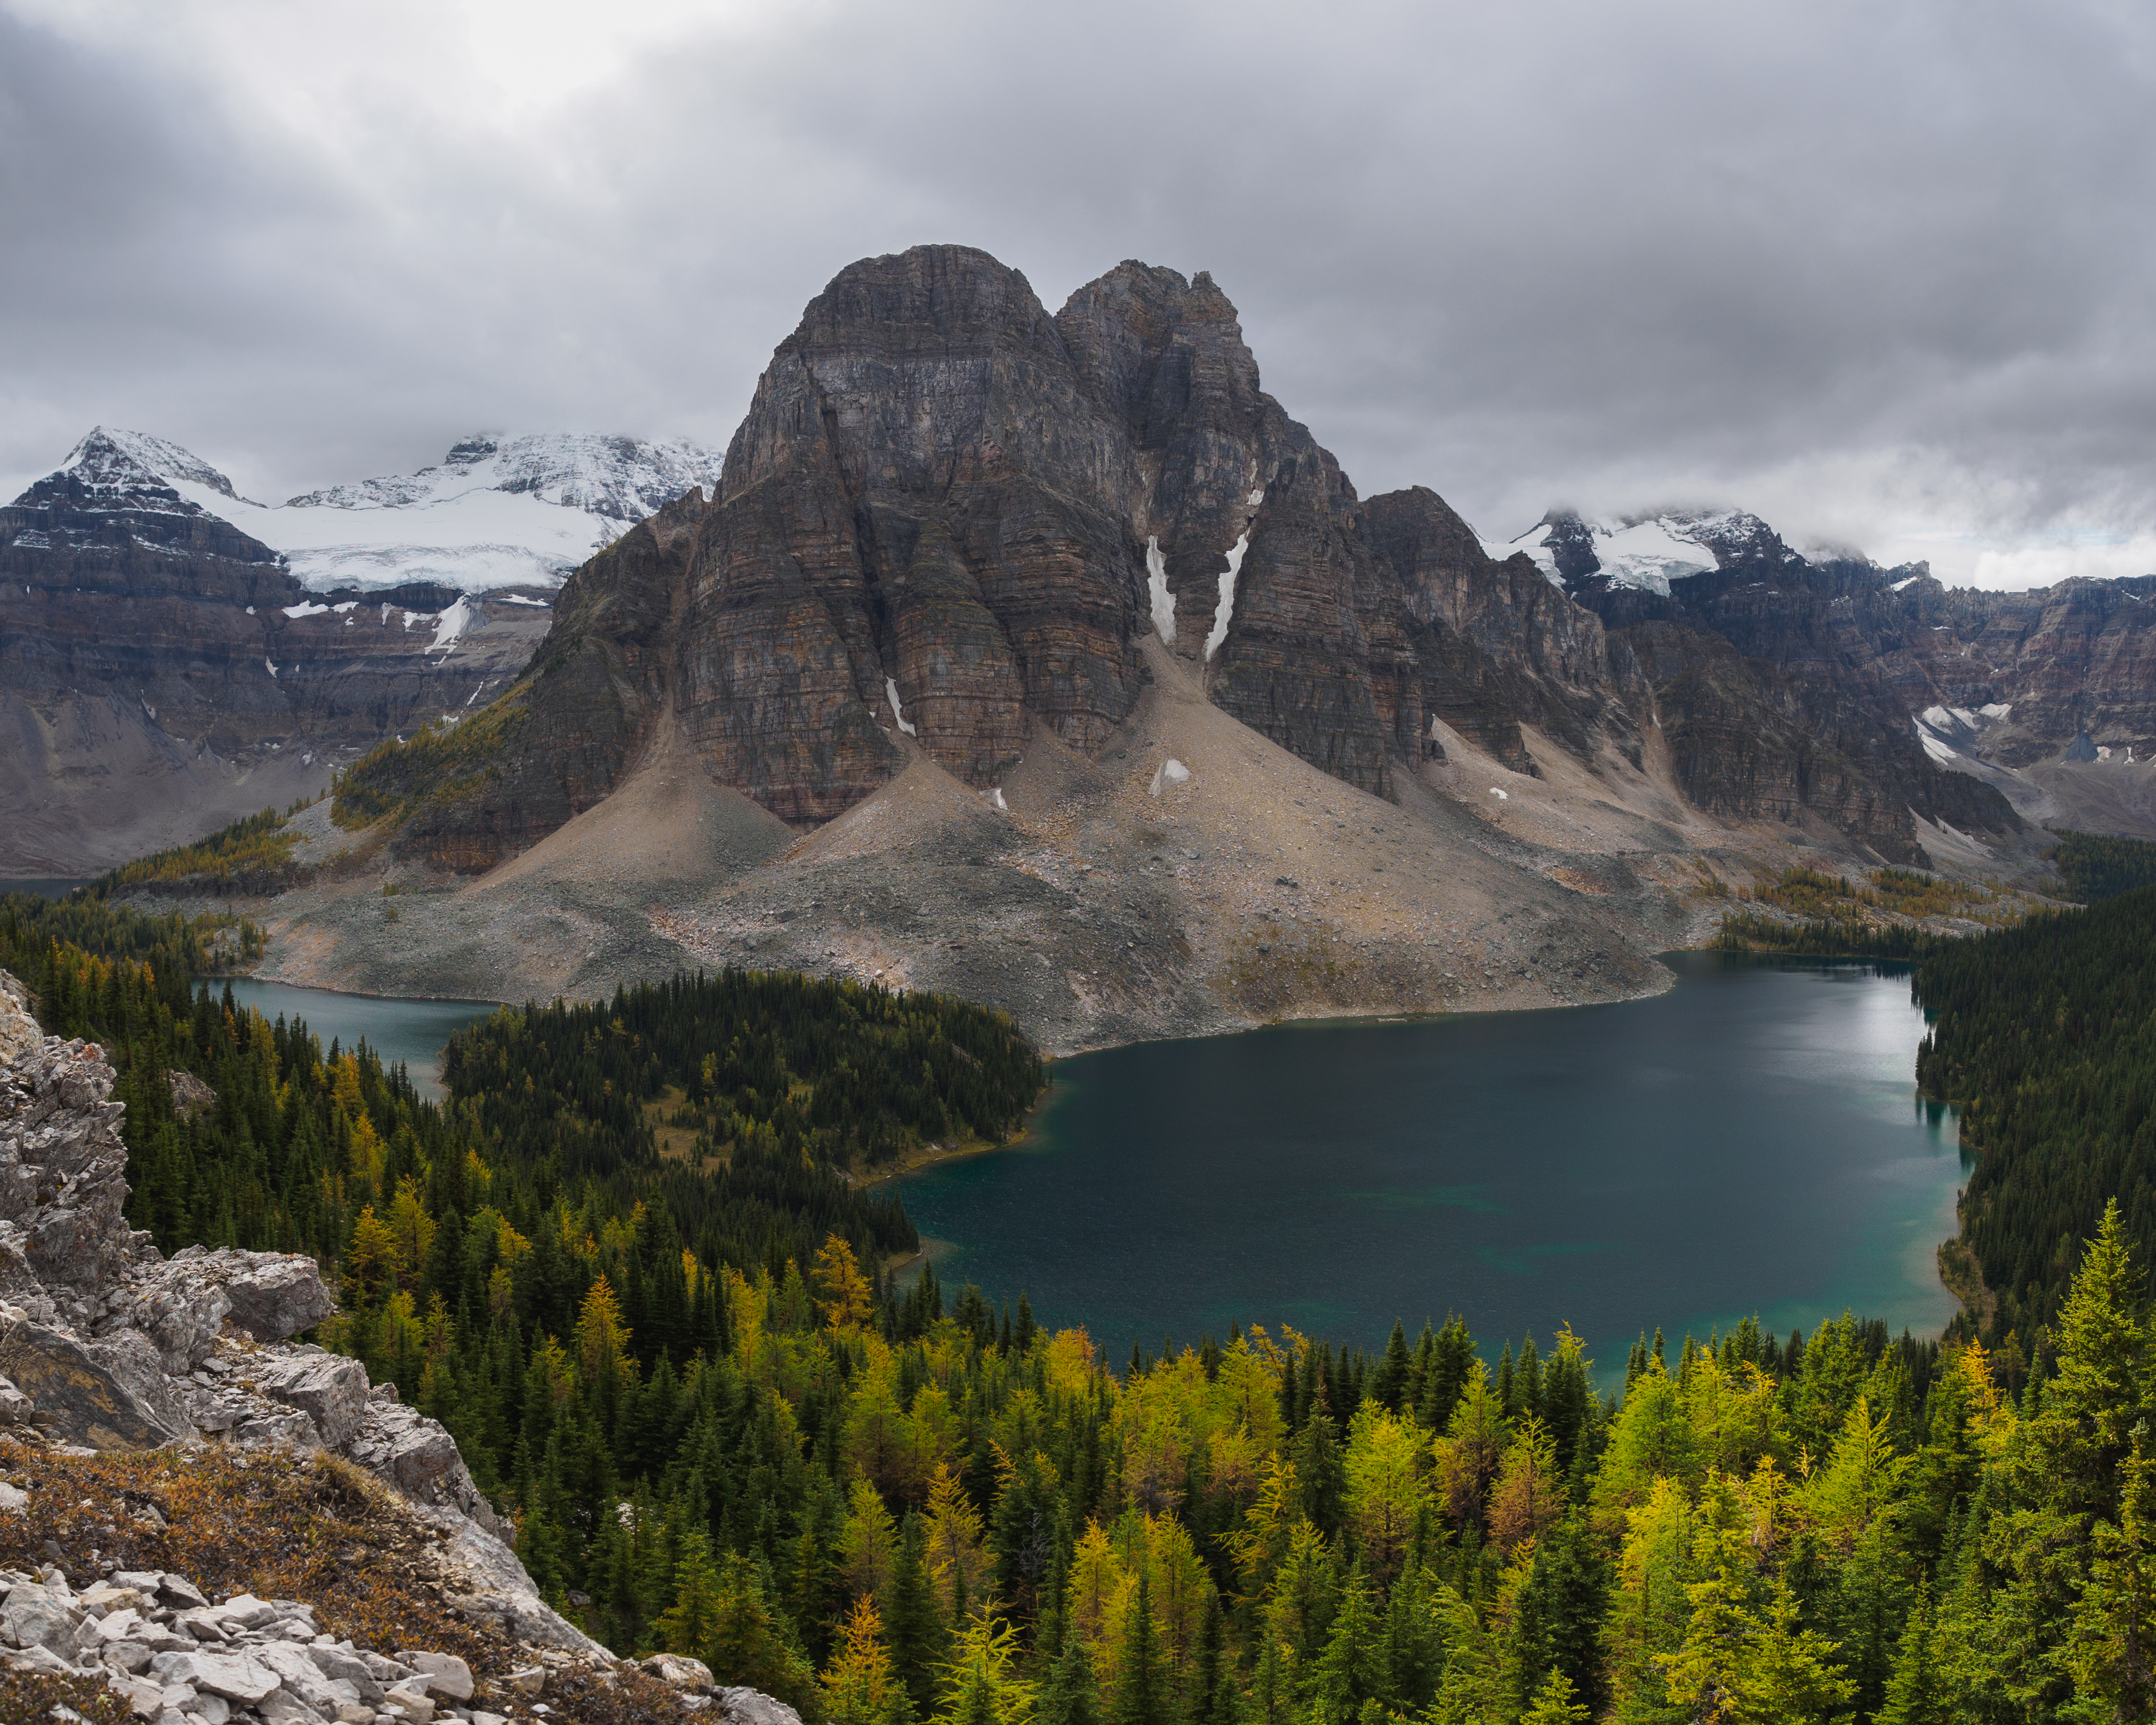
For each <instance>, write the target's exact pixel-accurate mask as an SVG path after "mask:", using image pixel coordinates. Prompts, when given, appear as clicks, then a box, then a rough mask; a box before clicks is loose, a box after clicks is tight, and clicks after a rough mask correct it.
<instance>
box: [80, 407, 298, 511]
mask: <svg viewBox="0 0 2156 1725" xmlns="http://www.w3.org/2000/svg"><path fill="white" fill-rule="evenodd" d="M59 470H60V471H61V472H62V473H72V474H74V475H76V476H77V477H78V478H79V479H80V480H83V482H84V483H85V484H87V485H93V486H95V487H97V488H98V489H100V490H104V489H106V488H110V489H112V490H133V489H135V488H136V487H139V486H140V485H141V484H142V483H143V482H144V481H145V480H148V481H150V482H151V483H152V484H162V485H171V486H174V487H177V486H180V485H187V486H199V487H201V488H202V489H203V490H208V491H213V492H215V493H217V494H218V495H219V496H222V497H224V498H226V499H228V500H229V501H232V502H234V503H245V502H247V501H248V500H247V499H246V498H244V497H242V496H241V495H239V493H238V492H237V491H235V490H233V488H232V481H231V480H228V479H227V478H226V477H225V476H224V475H223V474H221V473H219V472H218V470H216V469H215V468H214V467H212V466H211V465H209V463H208V462H207V461H205V460H203V459H202V457H200V456H199V455H197V454H194V453H193V451H192V450H189V449H182V448H181V447H180V445H179V444H176V443H173V442H172V441H171V440H170V439H166V438H162V437H152V436H151V435H150V434H149V433H148V432H146V431H121V430H115V429H112V428H110V427H107V426H103V425H100V426H96V427H95V428H93V429H91V431H90V435H89V436H87V437H85V439H83V440H82V441H81V442H80V443H79V444H76V445H75V446H74V449H71V450H70V451H69V453H68V458H67V459H66V460H64V461H63V462H62V463H61V464H60V469H59ZM253 507H254V508H258V509H259V508H260V507H261V506H260V505H259V504H255V505H253Z"/></svg>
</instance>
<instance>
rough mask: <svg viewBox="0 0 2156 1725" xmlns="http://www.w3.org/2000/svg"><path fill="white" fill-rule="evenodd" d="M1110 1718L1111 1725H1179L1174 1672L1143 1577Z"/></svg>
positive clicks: (1132, 1609) (1133, 1605)
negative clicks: (1162, 1641)
mask: <svg viewBox="0 0 2156 1725" xmlns="http://www.w3.org/2000/svg"><path fill="white" fill-rule="evenodd" d="M1108 1718H1109V1720H1110V1722H1111V1725H1178V1719H1179V1710H1178V1707H1177V1706H1176V1697H1175V1678H1174V1672H1173V1668H1172V1667H1171V1666H1170V1665H1169V1663H1168V1649H1167V1648H1166V1647H1165V1646H1163V1645H1162V1643H1161V1638H1160V1628H1159V1625H1158V1624H1157V1623H1155V1622H1154V1620H1153V1615H1152V1588H1151V1586H1150V1584H1148V1583H1147V1580H1146V1578H1145V1577H1144V1576H1143V1575H1142V1574H1141V1575H1140V1576H1139V1577H1138V1585H1137V1597H1136V1598H1135V1599H1132V1602H1131V1607H1130V1620H1129V1623H1128V1625H1127V1628H1126V1629H1125V1630H1124V1633H1123V1645H1122V1649H1121V1657H1120V1658H1119V1659H1118V1661H1116V1686H1115V1692H1114V1693H1113V1694H1112V1695H1111V1697H1109V1702H1108Z"/></svg>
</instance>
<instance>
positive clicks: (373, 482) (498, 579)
mask: <svg viewBox="0 0 2156 1725" xmlns="http://www.w3.org/2000/svg"><path fill="white" fill-rule="evenodd" d="M718 469H719V458H718V456H717V455H716V454H714V453H713V452H711V451H710V450H708V449H701V448H699V447H698V446H696V444H688V443H681V442H657V443H654V442H648V441H646V440H644V439H641V438H632V437H598V436H590V435H585V434H576V433H568V432H542V433H536V434H527V435H525V436H521V437H510V438H502V439H494V438H489V437H471V438H466V439H464V440H463V441H462V442H460V443H459V444H455V445H454V447H453V448H452V449H450V450H449V454H447V455H445V456H444V457H443V458H442V460H441V461H440V463H439V465H435V466H432V467H423V468H421V469H420V470H418V472H417V473H413V474H398V475H389V476H388V477H384V478H380V479H369V480H358V481H357V482H356V483H353V484H349V485H331V486H329V487H326V488H325V489H324V490H318V491H310V492H307V493H305V495H301V496H298V497H293V498H290V499H288V500H287V501H285V502H284V503H282V504H280V505H278V506H274V507H265V506H264V505H261V504H259V503H256V502H254V501H252V500H251V499H249V498H246V497H243V496H241V495H239V493H238V492H236V491H235V490H234V489H233V485H232V481H231V480H228V479H227V478H226V477H225V476H224V475H223V474H222V473H219V472H218V470H216V469H215V468H213V467H212V466H211V465H209V464H208V462H206V461H203V460H202V459H200V458H199V457H198V456H196V455H194V454H192V453H191V452H190V451H188V450H186V449H182V448H181V447H180V446H179V445H178V444H173V443H168V442H167V441H166V440H165V439H162V438H157V437H151V436H149V435H148V434H145V433H142V432H139V431H110V430H107V429H105V428H104V427H103V426H100V427H99V428H98V429H96V430H95V431H93V432H91V433H90V435H89V436H88V437H86V438H85V439H83V440H82V442H81V443H80V444H77V445H76V446H75V449H74V453H73V454H70V455H69V457H68V459H67V460H66V462H65V463H64V465H62V467H61V469H60V472H61V473H62V474H67V473H75V474H78V475H81V476H82V477H83V478H84V479H85V480H86V481H87V482H88V483H90V485H93V486H95V487H98V488H100V489H108V490H109V489H113V488H117V489H119V490H122V491H125V490H127V489H129V488H130V487H138V486H140V485H142V484H143V483H144V482H146V481H147V482H151V483H157V484H162V485H166V486H168V487H170V488H171V490H172V491H173V492H174V493H176V494H177V495H178V496H179V497H180V498H181V499H182V501H185V502H188V503H193V504H194V505H195V506H197V507H198V508H200V509H203V510H205V511H208V513H210V514H212V515H214V516H220V517H221V518H223V520H225V521H229V522H231V523H232V525H233V526H236V527H238V528H239V530H240V531H242V532H243V533H245V534H247V535H248V536H249V537H251V538H253V539H255V540H258V541H259V542H261V543H262V544H264V545H267V546H269V547H271V548H272V549H274V550H275V551H278V552H282V553H283V554H284V556H285V558H286V560H287V562H289V564H290V567H291V570H292V573H293V574H294V576H295V577H296V578H298V580H299V581H300V583H301V585H303V586H305V587H309V588H321V589H327V588H339V587H351V588H379V587H395V586H398V585H401V584H403V583H410V582H425V583H433V584H435V585H439V586H444V587H449V588H455V589H456V590H458V591H459V592H463V593H479V592H483V591H485V590H487V589H490V588H500V587H507V586H513V585H516V584H519V583H523V584H536V585H539V586H556V585H558V584H559V583H560V582H561V580H562V577H563V576H565V575H567V573H568V572H569V571H570V570H572V569H573V568H575V567H577V564H579V563H581V562H583V561H584V559H585V558H586V557H589V556H591V554H592V553H593V552H595V551H599V550H602V549H603V548H604V547H606V546H608V545H609V544H611V543H612V542H613V541H614V540H615V539H618V538H619V537H620V536H621V534H622V533H623V531H624V530H626V529H627V528H629V527H630V526H634V524H635V523H637V522H638V521H642V520H643V519H644V516H648V515H649V514H650V513H651V512H652V511H654V510H655V509H657V508H659V507H660V506H661V505H662V504H665V503H670V502H671V501H673V500H674V499H675V498H676V497H678V496H680V495H681V494H682V493H683V492H684V491H685V490H688V489H689V488H690V486H691V485H711V484H713V483H715V482H716V480H717V478H718ZM55 477H58V475H55Z"/></svg>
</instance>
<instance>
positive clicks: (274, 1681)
mask: <svg viewBox="0 0 2156 1725" xmlns="http://www.w3.org/2000/svg"><path fill="white" fill-rule="evenodd" d="M150 1669H151V1671H155V1672H156V1673H157V1675H158V1676H161V1677H162V1678H164V1679H165V1680H166V1681H167V1682H181V1683H190V1684H193V1686H194V1687H195V1688H197V1689H198V1690H207V1691H208V1692H211V1693H212V1694H215V1695H222V1696H223V1697H225V1698H226V1699H227V1700H228V1701H237V1702H244V1704H246V1705H247V1706H249V1707H252V1706H254V1704H255V1703H256V1702H259V1701H260V1700H261V1699H262V1698H263V1697H264V1696H266V1695H268V1694H269V1692H270V1691H271V1690H273V1689H275V1688H277V1687H279V1686H280V1683H281V1681H282V1680H281V1679H280V1678H279V1676H277V1674H276V1673H275V1671H271V1670H270V1669H269V1667H268V1666H265V1665H264V1664H263V1663H262V1662H261V1661H260V1660H259V1659H257V1658H256V1657H255V1656H254V1654H253V1653H252V1652H251V1651H239V1652H235V1653H211V1652H208V1651H201V1652H195V1653H160V1654H159V1655H158V1656H157V1657H156V1658H155V1659H153V1660H151V1661H150Z"/></svg>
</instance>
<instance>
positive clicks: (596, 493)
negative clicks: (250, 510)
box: [285, 432, 721, 524]
mask: <svg viewBox="0 0 2156 1725" xmlns="http://www.w3.org/2000/svg"><path fill="white" fill-rule="evenodd" d="M720 460H721V457H720V456H719V455H718V454H716V452H714V451H712V450H710V449H704V448H703V447H701V445H699V444H692V443H689V442H686V441H684V440H682V439H660V440H652V439H644V438H635V437H617V436H607V435H602V434H589V433H581V432H533V433H529V434H525V435H523V436H519V437H510V438H495V437H492V436H487V435H480V436H474V437H468V438H465V439H460V440H459V442H457V443H456V444H454V445H452V446H451V448H450V449H449V454H447V455H445V456H444V457H443V458H442V459H441V461H440V462H439V463H438V464H436V465H433V466H430V467H423V468H421V469H419V470H418V472H416V473H412V474H390V475H382V476H380V477H378V478H375V479H368V480H357V481H356V482H354V483H352V484H347V485H330V486H326V487H324V488H323V489H321V490H315V491H307V492H304V493H302V494H301V495H299V496H296V497H293V498H290V499H288V500H287V501H286V503H285V507H286V508H288V509H316V508H330V509H411V508H423V507H425V506H429V505H430V504H434V503H439V502H444V501H451V500H453V499H454V498H456V497H459V496H462V495H465V494H466V493H468V492H471V491H481V490H483V491H506V492H510V493H512V494H523V495H530V496H532V497H535V498H536V499H537V500H538V501H541V502H542V503H551V504H554V505H556V506H559V507H561V508H563V509H573V510H580V511H583V513H585V514H587V515H593V516H602V517H603V518H605V519H607V520H609V521H620V522H623V523H624V524H627V523H630V522H634V521H642V520H643V519H644V517H645V516H648V515H649V514H651V513H652V512H653V511H654V510H658V509H660V508H663V507H665V506H666V505H667V504H669V503H671V502H672V501H674V500H675V498H676V497H679V496H680V495H681V494H682V493H683V492H685V491H686V490H689V489H690V487H691V486H694V485H704V486H710V487H714V488H716V485H717V482H718V473H719V463H720Z"/></svg>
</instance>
